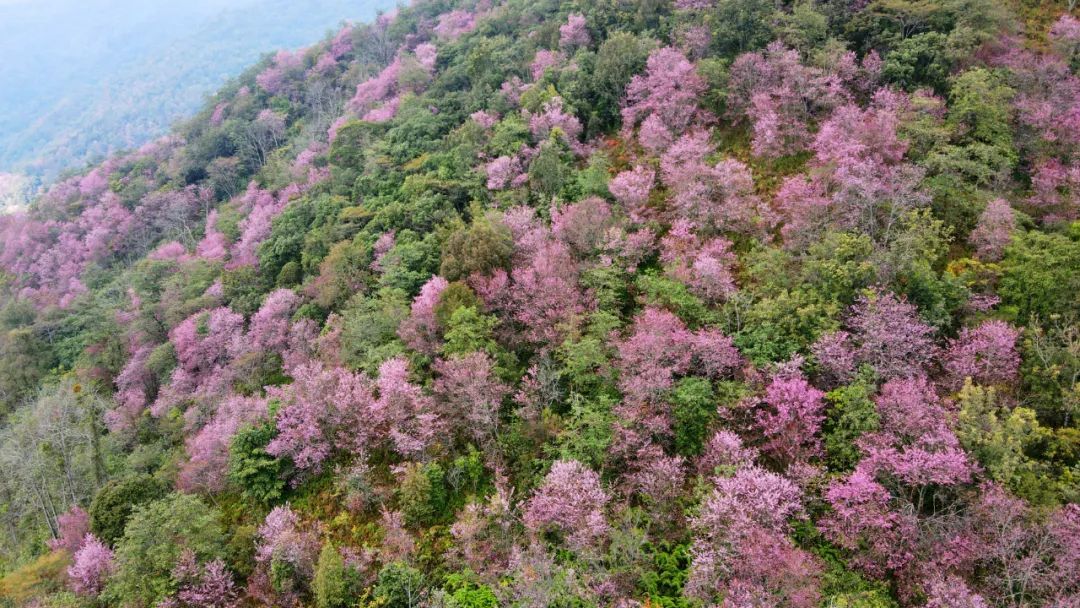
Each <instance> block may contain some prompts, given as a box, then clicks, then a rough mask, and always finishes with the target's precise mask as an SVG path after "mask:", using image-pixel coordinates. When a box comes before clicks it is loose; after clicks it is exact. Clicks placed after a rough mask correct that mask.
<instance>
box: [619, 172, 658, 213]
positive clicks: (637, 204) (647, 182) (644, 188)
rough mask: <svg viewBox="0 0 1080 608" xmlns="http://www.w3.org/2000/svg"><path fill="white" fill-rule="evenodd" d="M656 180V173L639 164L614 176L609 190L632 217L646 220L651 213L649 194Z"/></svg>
mask: <svg viewBox="0 0 1080 608" xmlns="http://www.w3.org/2000/svg"><path fill="white" fill-rule="evenodd" d="M655 181H656V173H655V172H654V171H653V170H652V169H649V168H648V167H646V166H644V165H639V166H637V167H634V168H633V169H632V170H630V171H623V172H622V173H619V174H618V175H616V176H615V177H614V178H612V179H611V182H610V183H609V184H608V190H610V191H611V194H612V195H613V196H614V197H615V200H617V201H619V203H620V204H622V206H623V207H624V208H625V209H626V212H627V213H628V214H629V215H630V219H632V220H634V221H635V222H644V221H646V220H647V219H648V217H649V215H650V213H649V210H648V203H649V194H650V193H651V192H652V188H653V182H655Z"/></svg>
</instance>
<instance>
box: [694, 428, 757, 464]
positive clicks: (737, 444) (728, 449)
mask: <svg viewBox="0 0 1080 608" xmlns="http://www.w3.org/2000/svg"><path fill="white" fill-rule="evenodd" d="M756 459H757V450H755V449H753V448H748V447H745V446H744V445H743V441H742V438H740V437H739V436H738V435H736V434H735V433H732V432H731V431H725V430H721V431H716V432H715V433H713V436H712V437H711V438H710V439H709V442H708V443H706V444H705V451H704V452H703V453H702V454H701V457H700V458H698V461H697V469H698V472H699V473H701V474H702V475H712V474H713V473H714V471H715V470H716V469H717V468H718V467H730V468H732V469H738V468H742V467H745V466H749V465H751V464H753V462H754V460H756Z"/></svg>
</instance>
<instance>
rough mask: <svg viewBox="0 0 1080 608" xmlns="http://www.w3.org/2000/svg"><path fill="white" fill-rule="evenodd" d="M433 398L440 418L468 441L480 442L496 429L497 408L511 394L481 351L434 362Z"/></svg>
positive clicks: (497, 419)
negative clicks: (436, 402)
mask: <svg viewBox="0 0 1080 608" xmlns="http://www.w3.org/2000/svg"><path fill="white" fill-rule="evenodd" d="M434 368H435V373H436V374H438V378H437V379H436V380H435V397H436V399H437V400H438V402H439V410H440V413H441V416H442V418H443V419H444V420H446V421H447V422H448V423H449V424H451V425H453V426H454V427H455V428H457V429H458V430H459V431H460V432H463V434H465V435H467V436H469V437H470V438H472V439H474V440H477V441H481V442H483V441H484V440H486V439H488V438H489V437H491V435H493V434H494V433H495V432H496V431H497V429H498V422H499V408H500V407H501V406H502V402H503V399H505V398H506V396H507V395H508V394H509V393H510V387H508V386H506V385H505V384H503V383H502V382H501V381H500V380H499V379H498V378H497V377H496V376H495V375H494V373H493V369H494V362H493V361H492V360H491V357H490V356H489V355H488V354H487V353H484V352H473V353H468V354H466V355H462V356H458V357H454V358H451V359H449V360H442V359H440V360H437V361H436V362H435V365H434Z"/></svg>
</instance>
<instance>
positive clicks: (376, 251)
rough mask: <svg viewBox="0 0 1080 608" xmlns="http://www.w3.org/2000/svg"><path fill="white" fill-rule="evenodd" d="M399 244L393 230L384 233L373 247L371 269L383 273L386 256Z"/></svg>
mask: <svg viewBox="0 0 1080 608" xmlns="http://www.w3.org/2000/svg"><path fill="white" fill-rule="evenodd" d="M396 244H397V235H396V234H395V233H394V231H393V230H391V231H389V232H384V233H382V234H380V235H379V238H378V239H376V240H375V244H374V245H372V246H371V257H372V260H371V269H372V270H374V271H375V272H383V271H384V270H385V269H384V268H383V259H384V258H385V257H386V254H388V253H390V251H391V250H392V249H393V248H394V246H395V245H396Z"/></svg>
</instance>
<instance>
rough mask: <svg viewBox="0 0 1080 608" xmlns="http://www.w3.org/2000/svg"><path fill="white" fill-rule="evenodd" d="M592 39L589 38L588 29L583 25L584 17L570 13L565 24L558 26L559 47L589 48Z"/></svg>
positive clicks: (568, 48)
mask: <svg viewBox="0 0 1080 608" xmlns="http://www.w3.org/2000/svg"><path fill="white" fill-rule="evenodd" d="M590 42H592V37H590V36H589V28H588V27H587V26H586V24H585V15H582V14H581V13H570V17H569V18H568V19H567V21H566V23H564V24H562V25H560V26H559V47H560V48H563V49H567V50H570V49H574V48H577V47H583V46H589V43H590Z"/></svg>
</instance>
